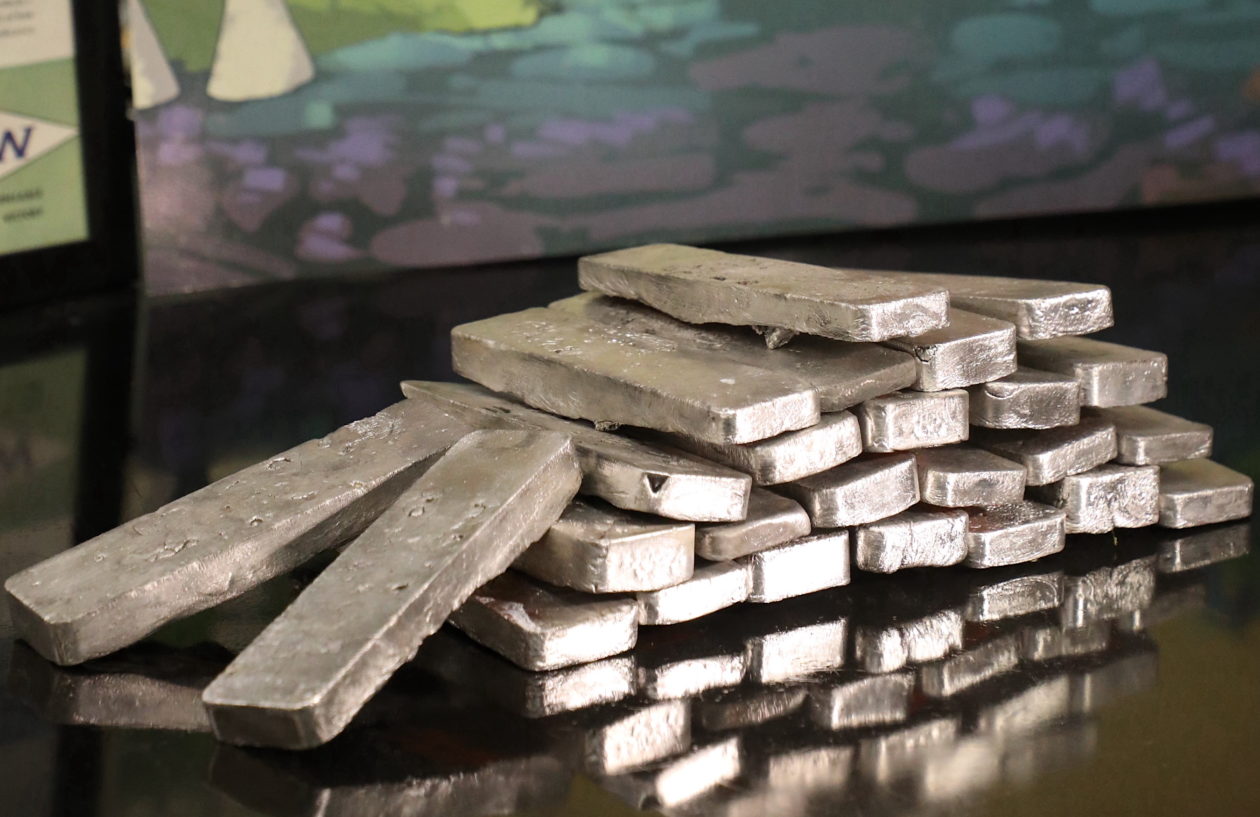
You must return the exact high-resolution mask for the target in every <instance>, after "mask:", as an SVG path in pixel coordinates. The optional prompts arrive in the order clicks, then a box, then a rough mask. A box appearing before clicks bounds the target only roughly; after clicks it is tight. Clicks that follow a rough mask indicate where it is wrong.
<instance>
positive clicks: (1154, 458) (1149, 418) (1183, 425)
mask: <svg viewBox="0 0 1260 817" xmlns="http://www.w3.org/2000/svg"><path fill="white" fill-rule="evenodd" d="M1086 413H1087V414H1088V415H1089V416H1091V417H1101V418H1102V419H1103V420H1106V421H1107V422H1109V423H1111V424H1112V425H1114V426H1115V427H1116V462H1118V463H1120V464H1121V465H1163V464H1164V463H1169V462H1177V461H1178V460H1193V459H1199V458H1202V457H1208V456H1211V454H1212V427H1211V426H1209V425H1205V424H1204V423H1196V422H1192V421H1190V420H1183V419H1182V418H1180V417H1177V416H1175V415H1172V414H1168V413H1167V412H1163V411H1159V410H1158V409H1153V408H1151V407H1150V406H1119V407H1117V408H1105V409H1086Z"/></svg>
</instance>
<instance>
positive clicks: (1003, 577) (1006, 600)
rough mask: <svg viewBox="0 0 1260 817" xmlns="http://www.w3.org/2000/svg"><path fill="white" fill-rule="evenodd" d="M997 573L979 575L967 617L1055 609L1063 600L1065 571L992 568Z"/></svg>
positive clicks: (998, 616) (978, 618) (974, 618)
mask: <svg viewBox="0 0 1260 817" xmlns="http://www.w3.org/2000/svg"><path fill="white" fill-rule="evenodd" d="M993 570H995V571H998V575H997V576H996V577H994V578H993V579H991V580H989V579H988V576H989V574H988V573H987V572H986V573H984V574H973V575H979V576H981V577H982V578H983V579H985V581H981V582H977V583H976V584H975V585H974V586H973V587H972V588H971V591H970V593H969V594H968V596H967V611H966V613H965V614H964V615H965V616H966V618H967V620H968V621H982V622H987V621H1000V620H1002V619H1006V618H1015V617H1017V616H1025V615H1028V614H1029V613H1036V612H1040V611H1042V610H1053V609H1054V608H1056V607H1058V606H1059V605H1060V604H1062V603H1063V571H1062V570H1055V569H1051V570H1044V571H1035V570H1032V569H1030V568H1024V567H1019V568H1008V569H1007V570H1005V571H1003V570H1002V568H993Z"/></svg>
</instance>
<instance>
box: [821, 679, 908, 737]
mask: <svg viewBox="0 0 1260 817" xmlns="http://www.w3.org/2000/svg"><path fill="white" fill-rule="evenodd" d="M913 690H914V675H912V674H910V673H908V672H900V673H889V674H885V675H856V674H851V673H843V674H840V675H837V676H836V677H834V678H824V679H822V680H820V681H818V682H816V683H815V684H813V685H812V686H811V688H810V692H809V704H810V707H809V711H810V717H811V719H812V720H813V722H814V723H815V724H817V725H818V726H821V727H822V728H823V729H832V730H837V731H838V730H842V729H856V728H859V727H863V726H878V725H881V724H889V723H900V722H901V721H904V720H905V719H906V716H907V714H908V713H909V711H910V693H911V692H912V691H913Z"/></svg>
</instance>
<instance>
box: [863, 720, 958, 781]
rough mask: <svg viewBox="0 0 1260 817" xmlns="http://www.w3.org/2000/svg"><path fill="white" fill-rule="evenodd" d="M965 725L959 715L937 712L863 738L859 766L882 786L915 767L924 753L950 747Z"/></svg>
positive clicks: (869, 777)
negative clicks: (919, 719) (942, 714)
mask: <svg viewBox="0 0 1260 817" xmlns="http://www.w3.org/2000/svg"><path fill="white" fill-rule="evenodd" d="M961 729H962V723H961V720H960V719H959V718H958V717H957V716H949V715H946V716H937V717H931V718H928V719H927V720H923V721H920V722H918V723H912V724H909V725H906V726H904V727H901V728H898V729H894V730H892V731H888V732H882V733H878V734H875V735H873V736H871V737H867V738H863V739H862V741H861V742H860V743H859V744H858V769H859V770H860V771H861V772H862V775H863V776H864V777H866V778H868V779H870V780H872V781H874V782H875V783H878V784H880V785H881V786H887V785H890V784H892V783H894V782H896V780H897V779H898V778H901V777H903V776H904V775H906V774H907V773H908V772H910V771H912V770H913V769H914V767H915V766H916V765H917V764H918V762H919V761H920V759H921V758H922V756H923V755H924V754H926V753H928V752H932V751H935V750H937V749H939V748H943V747H948V746H950V745H951V744H953V743H954V741H956V740H957V739H958V735H959V732H960V731H961Z"/></svg>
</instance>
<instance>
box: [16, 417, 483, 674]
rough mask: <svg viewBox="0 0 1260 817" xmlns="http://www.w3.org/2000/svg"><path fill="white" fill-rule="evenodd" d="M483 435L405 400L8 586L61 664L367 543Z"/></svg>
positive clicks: (33, 640)
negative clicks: (465, 444) (441, 466)
mask: <svg viewBox="0 0 1260 817" xmlns="http://www.w3.org/2000/svg"><path fill="white" fill-rule="evenodd" d="M470 430H471V428H470V427H469V426H468V425H466V424H465V423H463V422H461V421H460V420H458V419H456V418H454V417H452V416H451V415H449V414H447V413H446V412H444V411H441V410H440V409H438V408H436V407H434V406H427V405H422V404H418V403H417V404H412V403H411V402H410V401H403V402H401V403H398V404H396V405H393V406H390V407H389V408H387V409H385V410H384V411H382V412H380V413H379V414H376V415H373V416H372V417H368V418H366V419H364V420H359V421H358V422H355V423H351V424H350V425H348V426H345V427H343V428H340V429H338V430H337V431H334V432H333V433H332V434H330V435H328V436H327V437H323V438H321V439H318V440H312V441H310V442H307V443H303V444H302V445H299V446H297V447H296V448H291V449H289V450H288V451H285V452H284V453H282V454H277V455H276V456H274V457H272V458H270V459H268V460H267V461H265V462H261V463H258V464H257V465H254V466H251V467H249V468H246V469H245V470H243V471H239V472H237V473H236V474H233V475H231V476H228V477H224V478H223V479H221V480H219V481H218V482H215V483H213V484H212V485H208V486H207V487H205V488H202V489H201V490H199V491H195V492H193V493H191V494H189V495H188V496H185V497H182V498H181V499H177V500H175V501H174V502H171V503H170V504H168V505H165V506H163V507H162V508H160V509H158V510H156V511H154V512H153V513H150V514H146V515H145V516H141V517H139V518H137V519H133V520H131V521H130V522H128V523H126V524H125V525H122V526H120V527H118V528H115V529H114V530H111V531H109V532H107V533H103V534H101V535H100V536H97V537H96V538H95V539H92V540H90V541H88V542H85V543H83V544H81V545H79V546H78V547H75V548H71V549H70V550H67V551H65V552H63V553H59V554H57V555H56V556H54V557H52V558H51V559H48V560H46V561H43V562H40V563H39V564H37V565H35V566H33V567H31V568H28V569H27V570H24V571H22V572H21V573H18V574H16V575H14V576H12V577H10V578H9V580H8V581H7V582H5V590H6V591H7V592H8V595H9V606H10V609H11V611H12V617H13V624H14V627H15V629H16V630H17V634H18V636H19V637H21V638H22V639H24V640H25V641H26V642H27V643H29V644H30V645H31V646H32V647H34V648H35V649H36V650H37V651H38V652H39V653H40V655H43V656H44V657H45V658H47V659H49V660H50V661H55V662H57V663H59V664H77V663H80V662H82V661H86V660H88V659H89V658H94V657H97V656H101V655H105V654H106V653H110V652H113V651H114V650H118V649H121V648H122V647H125V646H127V645H128V644H132V643H134V642H136V641H139V640H140V639H141V638H143V637H144V636H146V635H148V634H149V633H151V632H153V631H154V630H156V629H157V628H158V627H160V626H161V625H162V624H165V623H166V622H168V621H171V620H173V619H176V618H180V617H182V616H186V615H189V614H191V613H195V612H197V611H199V610H204V609H206V608H208V607H213V606H215V605H216V604H218V603H220V602H222V601H226V600H227V599H230V598H233V597H235V596H239V595H240V594H241V593H244V592H245V591H246V590H249V589H250V588H252V587H255V586H257V585H259V584H262V583H263V582H264V581H266V580H267V579H270V578H271V577H273V576H277V575H279V574H281V573H284V572H287V571H289V570H292V569H293V568H295V567H297V566H298V565H299V564H301V563H302V562H305V561H306V560H307V559H309V558H310V557H311V556H313V555H315V554H316V553H319V552H320V551H322V550H326V549H328V548H330V547H332V546H333V545H336V544H339V543H341V542H344V541H346V540H347V539H349V538H352V537H354V536H356V535H358V534H359V533H360V532H362V531H363V529H364V528H366V527H367V526H368V524H369V523H371V521H372V520H373V519H375V518H376V517H377V516H378V515H379V514H380V513H381V512H382V511H383V510H384V509H385V508H386V507H388V506H389V504H390V503H391V502H393V501H394V499H396V498H397V497H398V495H399V494H400V493H402V491H403V489H404V488H406V487H407V486H408V485H409V484H410V482H411V481H412V480H413V479H415V477H416V475H417V474H419V473H420V472H421V471H423V470H424V468H425V467H427V466H428V464H429V463H430V462H431V461H432V459H433V458H434V457H436V456H437V455H439V454H441V453H442V452H443V451H445V450H446V449H447V448H449V447H450V446H451V445H452V444H453V443H455V442H456V441H457V440H458V439H459V438H460V437H462V436H463V435H464V434H466V433H467V432H468V431H470Z"/></svg>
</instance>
